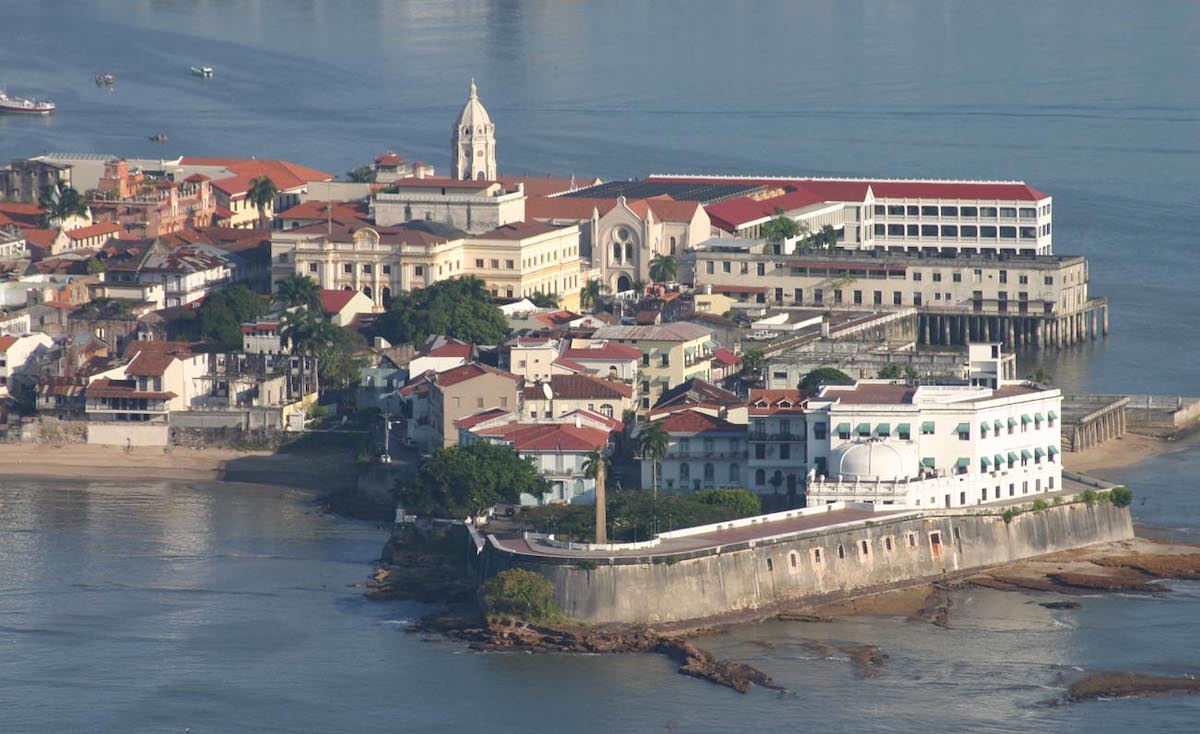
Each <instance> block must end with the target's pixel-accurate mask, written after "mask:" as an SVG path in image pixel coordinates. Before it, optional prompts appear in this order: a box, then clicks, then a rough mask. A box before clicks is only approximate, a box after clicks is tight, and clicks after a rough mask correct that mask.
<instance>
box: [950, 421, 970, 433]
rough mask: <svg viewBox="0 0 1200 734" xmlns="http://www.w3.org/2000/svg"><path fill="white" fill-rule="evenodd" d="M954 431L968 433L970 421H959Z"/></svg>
mask: <svg viewBox="0 0 1200 734" xmlns="http://www.w3.org/2000/svg"><path fill="white" fill-rule="evenodd" d="M954 432H955V433H970V432H971V424H970V423H959V424H958V428H955V429H954Z"/></svg>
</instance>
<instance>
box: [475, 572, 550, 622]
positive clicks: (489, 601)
mask: <svg viewBox="0 0 1200 734" xmlns="http://www.w3.org/2000/svg"><path fill="white" fill-rule="evenodd" d="M483 602H484V604H486V605H487V609H488V611H489V612H491V613H494V614H509V615H512V616H514V617H520V618H522V619H525V620H528V621H530V622H559V621H562V619H563V613H562V609H560V608H559V606H558V602H556V601H555V600H554V585H553V584H551V583H550V581H549V580H548V579H547V578H546V577H545V576H543V575H541V574H540V573H534V572H533V571H526V570H525V569H523V568H510V569H508V570H506V571H501V572H500V573H498V574H496V575H495V576H493V577H491V578H490V579H488V580H487V582H486V583H484V585H483Z"/></svg>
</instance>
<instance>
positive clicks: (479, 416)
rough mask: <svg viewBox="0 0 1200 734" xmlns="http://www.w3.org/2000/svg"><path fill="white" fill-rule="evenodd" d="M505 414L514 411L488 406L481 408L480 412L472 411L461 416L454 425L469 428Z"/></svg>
mask: <svg viewBox="0 0 1200 734" xmlns="http://www.w3.org/2000/svg"><path fill="white" fill-rule="evenodd" d="M504 415H512V413H509V412H508V411H507V410H504V409H503V408H488V409H487V410H481V411H479V412H478V413H472V414H471V415H468V416H467V417H465V418H459V419H458V420H456V421H454V425H456V426H458V427H459V428H467V429H469V428H471V427H473V426H477V425H479V424H480V423H485V422H487V421H490V420H492V419H494V418H499V417H500V416H504Z"/></svg>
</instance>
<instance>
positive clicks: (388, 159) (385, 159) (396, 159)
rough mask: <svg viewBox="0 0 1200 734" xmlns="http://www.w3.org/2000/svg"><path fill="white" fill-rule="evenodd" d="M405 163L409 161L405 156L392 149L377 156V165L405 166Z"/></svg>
mask: <svg viewBox="0 0 1200 734" xmlns="http://www.w3.org/2000/svg"><path fill="white" fill-rule="evenodd" d="M405 163H407V161H406V160H404V156H402V155H396V154H395V153H393V152H392V151H390V150H389V151H388V152H386V153H381V154H379V155H377V156H375V165H377V166H387V167H396V166H403V165H404V164H405Z"/></svg>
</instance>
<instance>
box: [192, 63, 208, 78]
mask: <svg viewBox="0 0 1200 734" xmlns="http://www.w3.org/2000/svg"><path fill="white" fill-rule="evenodd" d="M192 73H193V74H195V75H196V76H202V77H204V78H205V79H211V78H212V75H213V69H212V67H211V66H193V67H192Z"/></svg>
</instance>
